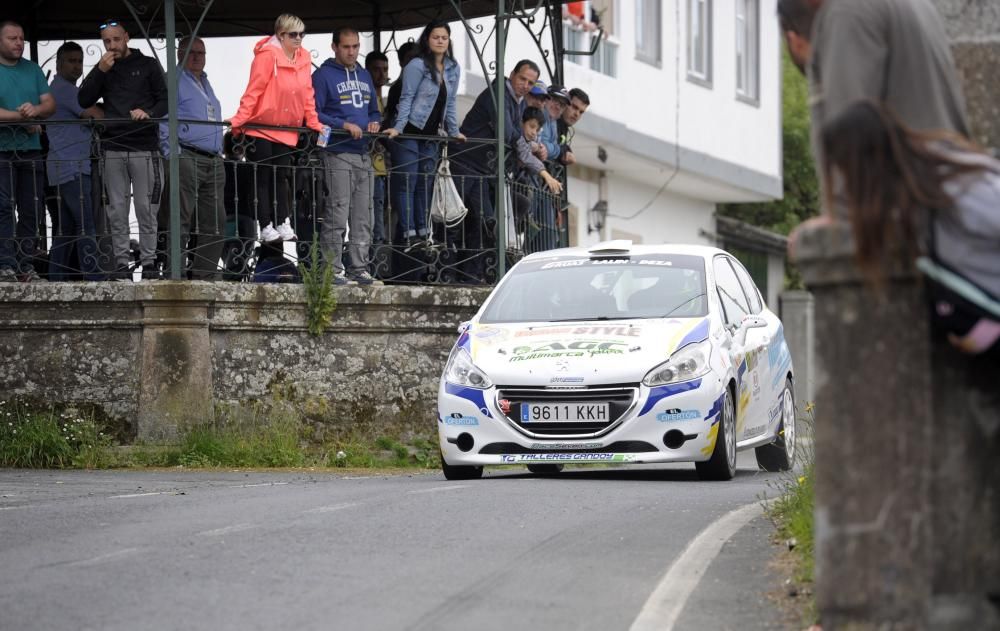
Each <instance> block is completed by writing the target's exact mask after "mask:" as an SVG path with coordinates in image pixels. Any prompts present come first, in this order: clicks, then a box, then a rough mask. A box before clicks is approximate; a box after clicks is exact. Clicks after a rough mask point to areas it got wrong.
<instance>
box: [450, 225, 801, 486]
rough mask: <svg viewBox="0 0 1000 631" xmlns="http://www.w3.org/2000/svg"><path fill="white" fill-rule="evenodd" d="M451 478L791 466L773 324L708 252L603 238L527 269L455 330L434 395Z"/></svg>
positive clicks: (720, 474) (787, 395)
mask: <svg viewBox="0 0 1000 631" xmlns="http://www.w3.org/2000/svg"><path fill="white" fill-rule="evenodd" d="M438 434H439V438H440V446H441V456H442V467H443V469H444V474H445V477H447V478H448V479H450V480H452V479H469V478H477V477H480V476H481V475H482V473H483V466H484V465H527V467H528V469H529V470H531V471H532V472H534V473H538V474H552V473H557V472H558V471H560V470H561V469H562V466H563V465H564V464H570V463H572V464H587V463H613V464H626V463H661V462H694V463H695V466H696V467H697V470H698V473H699V475H700V476H701V477H703V478H707V479H716V480H728V479H730V478H732V477H733V476H734V475H735V473H736V452H737V451H738V450H742V449H749V448H756V455H757V462H758V464H759V466H760V467H761V468H763V469H765V470H768V471H776V470H787V469H789V468H791V467H792V465H793V463H794V459H795V401H794V398H793V395H792V362H791V356H790V354H789V351H788V345H787V344H786V343H785V339H784V334H783V329H782V325H781V321H780V320H779V319H778V317H777V316H776V315H775V314H774V313H772V312H771V311H770V310H769V309H768V308H767V307H766V306H764V304H763V301H762V300H761V295H760V292H759V291H758V289H757V287H756V286H755V285H754V283H753V281H752V280H751V278H750V275H749V274H748V273H747V271H746V270H745V269H744V268H743V266H742V265H741V264H740V263H739V261H737V260H736V259H735V258H734V257H732V256H731V255H730V254H728V253H726V252H724V251H722V250H719V249H716V248H712V247H706V246H680V245H632V244H631V242H629V241H611V242H607V243H602V244H600V245H597V246H594V247H591V248H589V249H588V248H566V249H560V250H550V251H547V252H540V253H538V254H533V255H531V256H528V257H525V258H524V259H522V260H521V261H520V262H519V263H517V265H515V266H514V267H513V268H511V270H510V271H509V273H508V274H507V275H506V276H505V277H504V278H503V280H502V281H501V282H500V283H499V284H498V285H497V287H496V289H494V291H493V292H492V293H491V294H490V296H489V298H488V299H487V300H486V302H485V303H484V304H483V306H482V307H481V308H480V310H479V312H478V313H477V314H476V316H475V317H474V318H473V319H472V320H471V321H469V322H467V323H464V324H463V325H462V326H461V327H460V337H459V339H458V341H457V342H456V344H455V347H454V348H453V349H452V351H451V356H450V357H449V359H448V364H447V366H446V367H445V370H444V374H443V375H442V377H441V385H440V388H439V390H438Z"/></svg>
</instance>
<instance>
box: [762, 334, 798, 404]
mask: <svg viewBox="0 0 1000 631" xmlns="http://www.w3.org/2000/svg"><path fill="white" fill-rule="evenodd" d="M767 361H768V363H769V364H770V365H771V375H772V378H771V388H772V389H776V388H777V387H778V384H779V383H780V382H781V381H783V380H784V379H785V377H787V376H788V366H789V364H791V363H792V354H791V353H790V352H789V351H788V344H786V343H785V328H784V326H783V325H778V332H777V333H776V334H775V336H774V339H773V340H771V345H770V346H768V348H767ZM775 366H777V368H775Z"/></svg>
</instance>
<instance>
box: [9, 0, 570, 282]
mask: <svg viewBox="0 0 1000 631" xmlns="http://www.w3.org/2000/svg"><path fill="white" fill-rule="evenodd" d="M97 32H98V33H99V36H100V38H101V40H102V42H103V46H104V51H105V52H104V53H103V54H102V56H101V57H100V59H99V60H98V63H97V65H96V66H95V67H94V68H93V69H91V71H90V72H89V73H88V74H87V75H86V76H85V77H84V76H83V50H82V48H81V47H80V45H79V44H77V43H75V42H71V41H68V42H65V43H64V44H62V45H61V46H60V47H59V49H58V51H57V53H56V71H55V75H54V76H53V78H52V81H51V83H49V82H47V80H46V77H45V75H44V74H43V72H42V70H41V68H40V67H39V66H38V64H36V63H35V62H33V61H30V60H27V59H24V57H23V53H24V41H25V40H24V30H23V28H22V27H21V25H19V24H17V23H15V22H10V21H8V22H3V23H2V24H0V85H2V86H4V89H3V90H2V91H0V282H13V281H40V280H52V281H60V280H70V279H83V280H105V279H111V280H122V281H130V280H133V279H134V278H136V277H137V276H140V277H141V278H142V279H143V280H157V279H160V278H161V277H162V276H163V274H164V272H165V270H168V269H169V268H170V267H169V266H170V260H169V251H170V247H169V243H170V238H171V237H174V238H177V236H179V240H180V243H181V249H182V251H183V252H184V261H183V269H184V270H185V274H186V276H187V277H190V278H193V279H200V280H217V279H221V278H223V277H230V275H227V274H226V271H227V269H229V267H230V266H231V264H232V262H233V261H232V259H233V258H234V251H235V252H236V255H235V256H236V258H237V259H238V258H240V257H242V258H243V260H244V262H246V261H249V260H251V259H256V261H257V264H256V271H255V272H254V279H255V280H261V281H267V280H276V279H278V278H279V277H280V274H276V273H271V272H273V271H274V270H275V269H276V268H286V269H291V270H293V273H294V266H292V265H291V263H290V262H289V261H287V260H285V258H284V244H285V243H286V242H290V241H291V242H301V243H311V242H312V241H314V240H316V241H318V243H319V245H320V251H321V253H322V257H323V259H324V260H326V261H329V262H330V263H331V264H332V265H333V267H334V270H335V274H336V275H335V281H334V282H335V283H336V284H338V285H343V284H353V283H357V284H362V285H372V284H379V283H380V281H379V280H376V278H375V277H374V276H373V273H372V272H373V271H374V265H373V260H372V256H373V252H375V250H376V248H378V247H379V246H390V247H391V248H392V250H393V251H394V252H395V253H396V258H397V259H398V260H403V261H406V260H420V259H421V257H422V253H423V252H426V251H427V250H429V249H433V248H435V247H437V248H446V249H448V250H449V251H450V252H452V254H453V255H452V259H451V260H453V261H455V267H456V270H457V272H458V273H457V274H456V275H455V276H453V277H452V278H453V279H454V280H456V281H459V282H462V281H467V282H472V283H476V282H482V280H483V279H484V264H485V263H484V261H485V258H486V256H485V255H486V253H487V252H488V251H490V250H493V249H496V247H497V246H498V243H497V233H498V230H497V223H498V221H502V220H504V219H505V218H502V217H501V218H498V217H497V213H496V212H495V202H496V199H497V197H496V196H497V191H496V184H497V176H498V172H500V170H501V169H502V174H503V176H504V177H505V179H506V180H507V182H508V183H510V184H511V186H510V187H509V189H510V190H509V194H508V202H509V203H508V206H509V207H510V210H511V213H510V216H511V217H512V218H513V224H512V225H511V226H510V227H509V228H508V230H509V231H511V232H512V233H514V234H515V235H516V236H517V238H518V239H520V243H521V244H522V245H523V248H524V249H525V250H528V251H538V250H544V249H550V248H553V247H557V246H558V245H559V238H558V234H557V226H558V225H560V223H561V222H562V216H561V214H560V211H561V210H562V208H563V202H562V200H563V195H562V193H563V189H562V186H563V185H562V182H561V178H560V175H561V173H562V171H563V170H564V168H565V167H566V166H567V165H571V164H574V163H575V157H574V155H573V151H572V148H571V141H572V138H573V125H574V124H575V123H576V122H577V121H579V120H580V117H581V116H582V115H583V113H584V112H585V111H586V109H587V107H588V106H589V104H590V99H589V97H588V96H587V94H586V93H585V92H583V91H582V90H580V89H572V90H567V89H565V88H563V87H562V86H558V85H552V86H546V85H545V84H544V83H542V82H541V81H540V80H539V79H540V69H539V67H538V65H537V64H536V63H534V62H533V61H531V60H527V59H525V60H521V61H519V62H518V63H517V64H515V65H514V68H513V69H512V70H511V72H510V75H509V76H508V77H506V78H505V79H503V80H504V81H505V84H506V85H505V88H506V89H505V100H504V103H503V104H502V108H503V110H502V115H503V125H504V144H505V145H506V148H507V149H506V154H505V155H506V157H505V161H504V163H503V164H498V160H497V155H498V151H497V146H496V138H497V128H496V126H497V120H498V115H497V108H496V103H495V93H496V92H495V90H496V85H495V83H494V85H492V86H488V87H487V88H486V89H484V90H483V91H482V93H481V94H479V95H478V97H477V98H476V100H475V103H474V104H473V106H472V109H471V110H470V111H469V112H468V114H467V115H466V116H465V117H464V120H462V121H459V118H458V112H457V96H458V89H459V81H460V78H461V67H460V65H459V63H458V62H457V61H456V60H455V58H454V55H453V52H452V42H451V29H450V27H449V25H448V24H447V23H444V22H432V23H430V24H428V25H427V26H426V28H424V30H423V32H422V33H421V35H420V37H419V39H418V40H417V41H416V42H406V43H404V44H403V45H401V46H400V47H399V49H398V50H397V51H396V54H397V55H398V60H399V64H400V67H401V68H402V73H401V76H400V78H399V79H397V80H396V81H395V82H393V83H392V84H391V85H390V84H389V77H388V74H389V60H388V58H387V56H386V55H385V54H383V53H382V52H379V51H373V52H370V53H368V55H367V56H366V57H365V59H364V63H363V64H362V63H359V59H358V58H359V56H360V33H359V32H358V31H357V30H356V29H354V28H351V27H346V26H345V27H342V28H339V29H337V30H336V31H334V33H333V38H332V45H331V48H332V52H333V56H332V57H330V58H329V59H327V60H326V61H325V62H323V63H322V64H321V65H320V66H319V67H318V68H317V69H315V71H314V70H313V64H312V59H311V56H310V54H309V52H308V51H307V50H306V49H304V48H303V46H302V44H303V39H304V37H305V24H304V23H303V21H302V20H301V19H300V18H298V17H296V16H294V15H289V14H284V15H281V16H279V17H278V18H277V20H276V21H275V25H274V33H273V34H272V35H268V36H266V37H263V38H261V39H260V40H259V41H258V42H257V43H256V44H255V46H254V49H253V52H254V59H253V62H252V64H251V67H250V73H249V82H248V84H247V87H246V89H245V91H244V93H243V95H242V97H241V99H240V102H239V107H238V109H237V111H236V112H235V113H234V114H233V115H232V116H230V117H228V118H226V117H224V116H223V112H222V111H221V105H220V102H219V99H218V97H217V96H216V94H215V91H214V89H213V87H212V83H211V82H210V81H209V77H208V75H207V74H206V73H205V62H206V56H207V55H208V54H209V51H208V50H207V49H206V46H205V41H203V40H202V39H200V38H198V37H186V38H183V39H181V40H180V42H179V43H178V46H177V61H178V72H177V75H176V80H177V86H176V90H177V98H178V110H177V112H178V121H179V124H178V126H177V130H176V136H177V138H176V140H177V143H176V145H174V146H175V147H176V148H177V151H178V156H177V165H178V175H179V177H178V181H177V184H176V187H177V191H178V197H179V200H178V201H179V207H180V226H179V235H172V234H170V213H169V206H170V205H169V204H168V203H167V199H168V197H167V196H168V195H169V191H170V190H171V189H170V186H168V184H169V174H168V169H167V168H166V164H167V161H166V159H167V158H169V157H170V151H171V142H170V138H169V129H168V124H167V122H166V115H167V91H168V90H167V79H166V77H165V75H164V73H163V71H162V69H161V67H160V64H159V62H158V61H157V60H156V59H155V58H153V57H150V56H147V55H144V54H143V53H142V52H141V51H140V50H139V49H138V48H133V47H131V46H130V42H129V32H128V29H127V28H126V25H125V24H124V23H123V22H121V21H119V20H113V19H112V20H106V21H105V22H104V23H102V24H100V25H99V27H98V28H97ZM81 77H82V78H83V80H82V82H80V79H81ZM78 83H79V85H78ZM387 86H388V94H387V95H386V96H383V91H384V90H385V88H386V87H387ZM227 126H228V127H229V129H228V130H227V129H226V128H227ZM444 151H447V160H448V161H449V163H450V172H451V174H452V176H451V177H452V182H453V183H454V185H455V187H456V189H457V190H458V192H459V194H460V196H461V199H462V201H463V203H464V204H465V207H466V208H467V214H466V215H465V218H464V220H462V221H461V222H460V223H458V224H457V225H448V226H445V225H435V223H434V222H433V221H431V207H432V205H433V191H434V188H435V179H436V178H437V177H438V175H437V173H438V170H439V166H441V165H442V155H443V153H444ZM133 210H134V217H135V221H136V223H137V224H138V230H137V231H136V230H135V229H134V227H133V226H132V225H130V213H131V212H132V211H133ZM46 211H47V214H48V216H49V223H48V227H47V226H46ZM136 232H137V234H138V239H137V240H132V239H130V234H132V233H136ZM48 236H51V247H50V248H49V249H48V252H47V256H45V251H46V246H47V245H48V243H47V237H48ZM233 243H236V244H237V248H236V249H235V250H234V248H233V247H232V244H233ZM302 252H303V251H302V250H300V254H301V253H302ZM266 259H272V261H271V264H265V260H266ZM275 259H276V260H277V262H275ZM240 277H244V278H249V277H250V276H249V275H245V276H240Z"/></svg>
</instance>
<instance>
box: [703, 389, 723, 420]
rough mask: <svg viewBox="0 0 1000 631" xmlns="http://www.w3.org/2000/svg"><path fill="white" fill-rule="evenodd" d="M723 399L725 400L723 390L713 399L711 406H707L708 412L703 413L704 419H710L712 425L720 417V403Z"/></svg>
mask: <svg viewBox="0 0 1000 631" xmlns="http://www.w3.org/2000/svg"><path fill="white" fill-rule="evenodd" d="M725 400H726V393H725V392H723V393H722V394H720V395H719V398H718V399H716V400H715V403H713V404H712V407H711V408H709V410H708V414H706V415H705V419H704V420H706V421H708V420H711V421H712V425H715V424H716V423H718V422H719V419H720V418H721V417H722V403H723V402H724V401H725Z"/></svg>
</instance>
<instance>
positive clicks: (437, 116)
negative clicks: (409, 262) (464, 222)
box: [386, 22, 465, 249]
mask: <svg viewBox="0 0 1000 631" xmlns="http://www.w3.org/2000/svg"><path fill="white" fill-rule="evenodd" d="M461 74H462V69H461V68H460V67H459V65H458V62H456V61H455V55H454V54H453V53H452V48H451V27H450V26H448V24H447V23H445V22H431V23H430V24H428V25H427V27H426V28H425V29H424V31H423V33H421V34H420V39H419V40H417V57H416V58H415V59H413V60H412V61H410V63H408V64H406V68H404V69H403V88H402V92H401V94H400V97H399V109H398V111H397V113H396V120H395V122H394V123H393V126H392V127H390V128H389V129H388V130H386V133H387V134H388V135H389V137H390V138H395V137H396V136H398V135H399V134H407V135H413V136H430V137H432V138H434V139H435V140H417V139H416V138H400V139H399V140H397V141H396V142H395V143H393V145H392V147H393V149H392V164H393V169H394V171H395V173H394V178H393V182H394V183H395V184H394V186H393V188H394V190H393V203H394V205H395V206H396V210H397V212H398V213H399V227H400V231H401V233H402V234H401V236H402V238H403V240H404V241H403V242H404V245H405V246H406V248H407V249H410V248H412V247H414V246H415V245H417V244H418V243H419V242H422V241H423V240H425V239H426V238H427V236H428V235H429V228H430V226H428V225H427V210H428V208H430V196H431V192H432V190H433V179H434V178H433V173H434V168H435V167H436V165H437V161H438V157H439V156H440V151H441V147H440V143H439V142H438V141H437V137H438V136H439V134H440V132H441V130H442V129H443V130H444V132H445V135H447V136H451V137H453V138H456V139H458V140H459V141H463V140H465V136H463V135H462V133H461V132H460V131H459V128H458V113H457V110H456V106H455V103H456V100H457V97H458V81H459V78H460V77H461Z"/></svg>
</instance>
